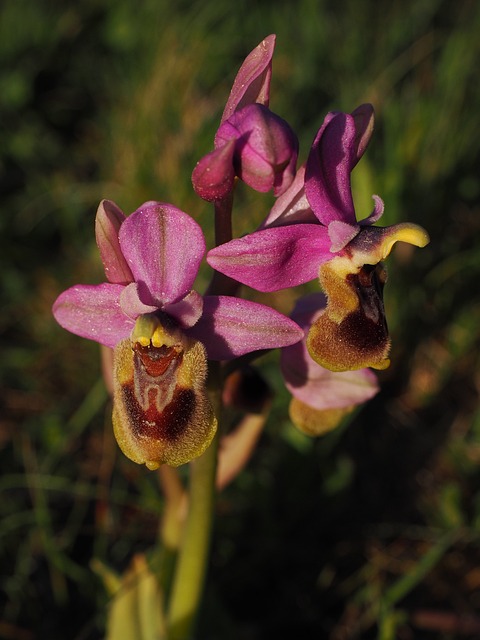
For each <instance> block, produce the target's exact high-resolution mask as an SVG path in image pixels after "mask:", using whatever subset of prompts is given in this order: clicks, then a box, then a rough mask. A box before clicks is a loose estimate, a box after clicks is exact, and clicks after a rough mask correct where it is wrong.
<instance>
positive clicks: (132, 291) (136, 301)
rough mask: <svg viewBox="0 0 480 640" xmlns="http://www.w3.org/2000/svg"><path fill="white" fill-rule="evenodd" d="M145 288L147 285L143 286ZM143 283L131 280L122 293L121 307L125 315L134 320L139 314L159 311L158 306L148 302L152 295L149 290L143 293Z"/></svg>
mask: <svg viewBox="0 0 480 640" xmlns="http://www.w3.org/2000/svg"><path fill="white" fill-rule="evenodd" d="M143 288H145V286H143ZM141 289H142V285H141V283H139V282H131V283H130V284H129V285H127V286H126V287H124V289H123V291H122V293H121V294H120V307H121V309H122V311H123V313H124V314H125V315H127V316H128V317H129V318H132V320H135V319H136V318H138V316H141V315H144V314H146V313H154V312H155V311H157V307H156V306H155V305H153V304H148V301H149V300H150V295H149V292H148V291H144V292H143V295H142V291H141Z"/></svg>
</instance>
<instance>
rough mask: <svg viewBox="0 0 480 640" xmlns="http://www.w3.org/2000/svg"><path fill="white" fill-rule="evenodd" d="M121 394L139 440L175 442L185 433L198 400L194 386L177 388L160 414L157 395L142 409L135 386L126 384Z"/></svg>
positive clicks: (135, 435)
mask: <svg viewBox="0 0 480 640" xmlns="http://www.w3.org/2000/svg"><path fill="white" fill-rule="evenodd" d="M122 394H123V402H124V404H125V408H126V410H127V413H128V416H129V419H130V424H131V425H132V429H133V434H134V437H135V438H139V439H142V438H149V439H153V440H161V441H163V442H175V441H176V440H178V439H179V438H180V437H181V436H182V435H183V433H184V432H185V429H186V428H187V427H188V425H189V423H190V421H191V418H192V415H193V413H194V411H195V405H196V399H195V393H194V391H193V390H192V389H181V388H178V387H177V388H176V389H175V393H174V394H173V398H172V401H171V402H170V404H168V405H167V406H166V407H165V408H164V410H163V411H162V412H161V413H159V412H158V411H157V408H156V406H155V398H152V402H151V403H150V406H149V407H148V409H147V410H146V411H143V410H142V408H141V407H140V405H139V404H138V402H137V400H136V398H135V393H134V390H133V385H130V384H129V385H124V386H123V387H122Z"/></svg>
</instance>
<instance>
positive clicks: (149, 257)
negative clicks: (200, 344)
mask: <svg viewBox="0 0 480 640" xmlns="http://www.w3.org/2000/svg"><path fill="white" fill-rule="evenodd" d="M120 246H121V248H122V252H123V255H124V256H125V258H126V260H127V262H128V265H129V267H130V269H131V270H132V273H133V275H134V277H135V280H136V281H137V282H139V283H143V284H144V285H145V286H146V287H147V289H148V291H149V292H150V294H151V298H152V299H151V301H148V303H150V302H153V303H155V304H156V305H157V306H158V307H159V308H161V307H163V305H165V304H170V303H172V302H177V301H178V300H180V299H181V298H183V297H184V296H185V295H186V294H187V293H188V292H189V291H190V290H191V289H192V285H193V281H194V280H195V277H196V275H197V272H198V268H199V266H200V262H201V260H202V257H203V254H204V253H205V240H204V237H203V233H202V230H201V228H200V227H199V225H198V224H197V223H196V222H195V220H193V219H192V218H191V217H190V216H188V215H187V214H186V213H184V212H183V211H180V209H177V208H176V207H174V206H173V205H170V204H164V203H161V202H146V203H145V204H144V205H142V206H141V207H140V208H139V209H137V210H136V211H135V212H134V213H132V215H131V216H130V217H128V218H127V219H126V220H125V222H124V223H123V225H122V227H121V229H120Z"/></svg>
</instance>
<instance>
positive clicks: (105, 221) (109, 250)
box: [95, 200, 133, 284]
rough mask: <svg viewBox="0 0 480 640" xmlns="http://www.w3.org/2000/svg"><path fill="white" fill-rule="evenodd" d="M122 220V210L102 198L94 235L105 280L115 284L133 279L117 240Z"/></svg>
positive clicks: (123, 219) (123, 218)
mask: <svg viewBox="0 0 480 640" xmlns="http://www.w3.org/2000/svg"><path fill="white" fill-rule="evenodd" d="M124 221H125V216H124V215H123V211H122V210H121V209H120V208H119V207H117V205H116V204H115V203H114V202H112V201H111V200H102V202H101V203H100V204H99V206H98V209H97V216H96V218H95V236H96V239H97V245H98V248H99V250H100V256H101V258H102V262H103V266H104V268H105V275H106V276H107V280H108V281H109V282H113V283H116V284H126V283H127V282H132V280H133V276H132V272H131V271H130V268H129V266H128V264H127V262H126V260H125V258H124V257H123V254H122V250H121V249H120V244H119V241H118V233H119V231H120V227H121V226H122V224H123V222H124Z"/></svg>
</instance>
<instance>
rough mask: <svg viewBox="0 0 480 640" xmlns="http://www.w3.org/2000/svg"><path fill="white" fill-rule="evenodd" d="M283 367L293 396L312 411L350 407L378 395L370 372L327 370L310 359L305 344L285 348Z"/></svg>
mask: <svg viewBox="0 0 480 640" xmlns="http://www.w3.org/2000/svg"><path fill="white" fill-rule="evenodd" d="M281 367H282V372H283V376H284V379H285V385H286V387H287V389H288V390H289V391H290V393H291V394H292V395H293V396H294V397H295V398H297V399H298V400H300V401H301V402H303V403H305V404H307V405H309V406H310V407H312V408H313V409H317V410H325V409H342V408H346V407H351V406H354V405H357V404H361V403H363V402H366V401H367V400H369V399H370V398H373V396H375V395H376V394H377V393H378V383H377V380H376V377H375V374H374V373H373V372H372V371H370V369H359V370H357V371H341V372H338V371H337V372H334V371H329V370H328V369H324V368H323V367H321V366H320V365H319V364H317V363H316V362H314V361H313V360H312V359H311V358H310V356H309V355H308V353H307V350H306V347H305V343H304V342H303V341H302V342H300V343H298V345H297V344H296V345H293V346H291V347H287V348H285V349H282V355H281Z"/></svg>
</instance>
